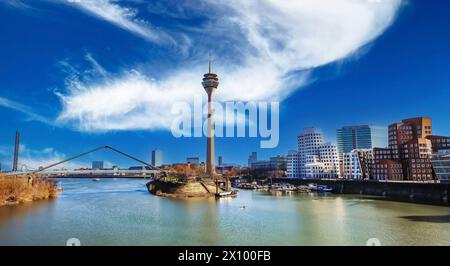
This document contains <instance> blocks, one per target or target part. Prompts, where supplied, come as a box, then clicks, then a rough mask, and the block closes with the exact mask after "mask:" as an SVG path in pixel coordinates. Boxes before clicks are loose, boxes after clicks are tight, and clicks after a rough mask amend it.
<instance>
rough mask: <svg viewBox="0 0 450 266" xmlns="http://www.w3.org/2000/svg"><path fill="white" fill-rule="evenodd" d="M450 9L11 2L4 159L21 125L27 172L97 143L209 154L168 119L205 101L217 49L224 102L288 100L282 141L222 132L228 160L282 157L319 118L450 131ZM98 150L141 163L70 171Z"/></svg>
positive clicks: (172, 157) (434, 5)
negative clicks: (189, 103)
mask: <svg viewBox="0 0 450 266" xmlns="http://www.w3.org/2000/svg"><path fill="white" fill-rule="evenodd" d="M243 10H245V12H242V11H243ZM449 12H450V4H449V3H446V2H445V1H438V0H434V1H426V3H425V1H413V0H409V1H400V0H398V1H381V0H380V1H364V0H361V1H336V2H333V1H311V0H304V1H298V3H295V4H293V3H287V2H281V1H271V0H263V1H258V3H257V1H252V0H249V1H209V0H204V1H200V0H191V1H141V0H128V1H125V0H124V1H109V0H98V1H92V0H85V1H63V0H41V1H26V0H22V1H19V0H15V1H2V3H1V4H0V20H1V23H0V32H1V34H0V58H1V60H0V114H1V117H2V121H3V127H2V130H1V131H0V162H1V163H2V165H3V166H4V167H5V168H6V169H9V167H10V166H9V165H10V162H11V160H12V149H13V147H12V146H13V142H14V132H15V130H16V129H18V130H20V132H21V133H22V147H21V149H22V153H21V163H22V164H25V165H28V166H30V167H33V166H38V165H45V164H46V163H50V162H53V161H54V160H57V159H60V158H64V157H65V156H67V155H71V154H74V153H77V152H80V151H83V150H87V149H90V148H92V147H96V146H100V145H111V146H114V147H117V148H119V149H122V150H124V151H127V152H130V153H131V154H134V155H136V156H138V157H141V158H143V159H146V160H149V161H150V154H151V150H152V149H153V148H159V149H161V150H162V151H163V153H164V162H166V163H169V162H176V161H184V160H185V158H186V157H188V156H200V157H201V158H203V157H204V149H205V139H198V138H193V139H187V138H182V139H175V138H174V137H173V136H172V134H171V133H170V131H169V130H168V124H169V121H170V119H171V117H170V112H169V111H170V106H171V104H172V103H173V102H175V101H182V100H189V99H190V98H189V97H191V96H192V95H194V94H196V93H198V94H201V95H202V96H204V91H203V89H202V88H201V85H200V82H201V78H202V74H203V73H204V72H205V71H206V70H207V58H208V52H209V51H212V53H213V56H214V59H215V71H216V72H217V74H219V77H220V79H221V85H220V86H219V90H218V99H219V100H240V101H272V100H278V101H280V102H281V105H280V144H279V146H278V147H277V148H275V149H259V139H249V138H245V139H242V138H231V139H226V138H221V139H218V140H217V141H216V153H217V155H222V156H223V157H224V161H225V162H238V163H245V162H246V159H247V157H248V154H249V153H250V152H251V151H258V153H259V157H260V158H264V157H268V156H272V155H277V154H285V153H286V152H287V150H289V149H293V148H295V147H296V135H297V134H298V133H299V132H300V131H301V130H302V128H304V127H309V126H316V127H319V128H321V129H322V130H323V132H324V133H325V136H326V139H328V140H329V141H332V142H335V131H336V129H337V128H339V127H341V126H344V125H352V124H371V125H388V124H390V123H392V122H396V121H399V120H401V119H403V118H408V117H415V116H430V117H432V119H433V127H434V133H435V134H440V135H450V121H449V120H448V117H449V113H450V108H449V107H448V99H450V90H449V84H450V75H449V74H448V73H449V70H450V53H449V50H450V48H449V47H450V32H449V30H448V25H450V18H449V16H448V14H449ZM94 159H95V160H98V159H102V160H105V161H107V162H109V163H111V164H118V165H121V166H126V165H131V164H134V163H132V162H130V161H128V160H126V159H123V158H120V157H118V156H116V155H113V154H111V153H110V152H106V151H105V152H99V153H97V154H95V155H92V156H90V157H88V158H85V159H82V160H79V161H76V162H74V163H72V164H71V165H69V166H68V167H71V166H72V167H76V166H80V165H89V163H90V161H92V160H94Z"/></svg>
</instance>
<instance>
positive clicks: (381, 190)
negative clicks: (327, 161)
mask: <svg viewBox="0 0 450 266" xmlns="http://www.w3.org/2000/svg"><path fill="white" fill-rule="evenodd" d="M278 181H280V182H286V183H290V184H293V185H297V186H298V185H308V184H310V183H316V184H318V185H327V186H329V187H331V188H333V193H336V194H361V195H371V196H379V197H382V198H385V199H387V200H395V201H403V202H411V203H422V204H433V205H443V206H450V203H449V188H450V184H441V183H412V182H411V183H409V182H378V181H351V180H305V179H279V180H278ZM274 182H275V180H274Z"/></svg>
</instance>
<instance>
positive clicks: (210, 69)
mask: <svg viewBox="0 0 450 266" xmlns="http://www.w3.org/2000/svg"><path fill="white" fill-rule="evenodd" d="M208 61H209V73H212V72H211V71H212V57H211V51H209V58H208Z"/></svg>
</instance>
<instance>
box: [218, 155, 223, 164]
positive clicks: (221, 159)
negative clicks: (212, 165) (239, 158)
mask: <svg viewBox="0 0 450 266" xmlns="http://www.w3.org/2000/svg"><path fill="white" fill-rule="evenodd" d="M222 165H223V158H222V156H219V166H222Z"/></svg>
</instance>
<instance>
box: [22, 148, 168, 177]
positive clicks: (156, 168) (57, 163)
mask: <svg viewBox="0 0 450 266" xmlns="http://www.w3.org/2000/svg"><path fill="white" fill-rule="evenodd" d="M101 149H109V150H112V151H114V152H117V153H119V154H121V155H123V156H126V157H128V158H130V159H132V160H135V161H137V162H139V163H141V164H144V165H146V166H148V167H150V168H151V169H152V170H159V168H158V167H155V166H153V165H151V164H149V163H147V162H145V161H143V160H141V159H138V158H136V157H134V156H131V155H129V154H127V153H125V152H123V151H120V150H118V149H116V148H113V147H111V146H100V147H97V148H95V149H92V150H89V151H86V152H82V153H80V154H77V155H74V156H71V157H69V158H67V159H64V160H62V161H59V162H56V163H53V164H50V165H48V166H46V167H43V168H39V169H38V170H35V171H32V172H31V174H35V173H39V172H42V171H45V170H47V169H49V168H52V167H55V166H57V165H60V164H62V163H66V162H68V161H72V160H74V159H77V158H80V157H82V156H85V155H87V154H89V153H93V152H96V151H98V150H101Z"/></svg>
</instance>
